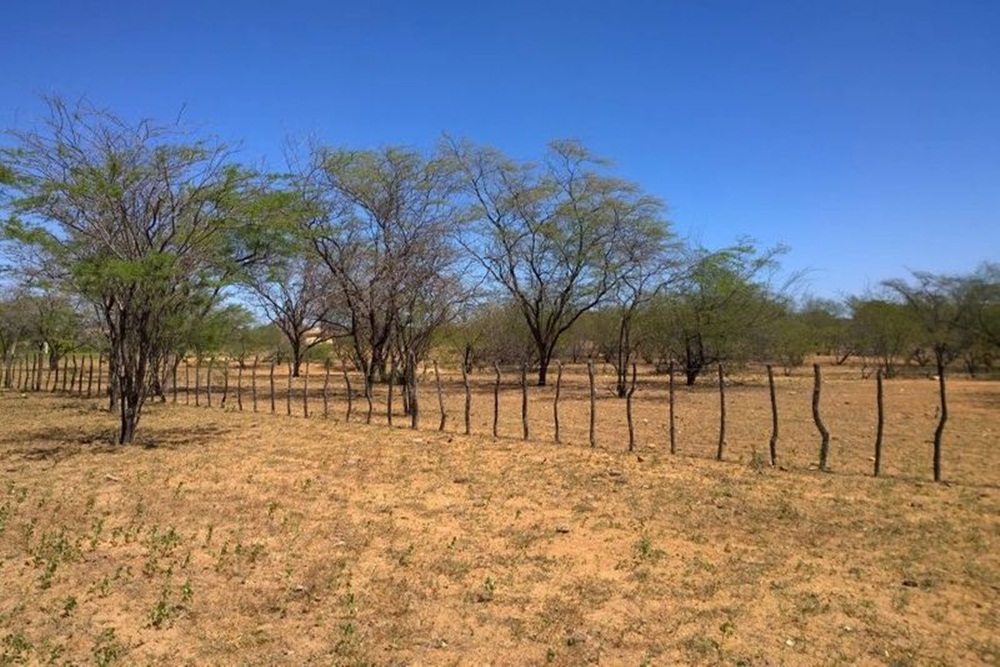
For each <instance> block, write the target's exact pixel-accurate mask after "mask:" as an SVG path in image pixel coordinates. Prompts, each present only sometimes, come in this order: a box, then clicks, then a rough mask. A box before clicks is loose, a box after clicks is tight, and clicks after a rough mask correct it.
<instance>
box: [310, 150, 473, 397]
mask: <svg viewBox="0 0 1000 667" xmlns="http://www.w3.org/2000/svg"><path fill="white" fill-rule="evenodd" d="M299 183H300V188H301V190H302V191H303V193H304V194H305V196H306V197H307V198H308V200H309V201H310V202H311V203H312V204H313V206H314V207H315V210H316V213H315V214H314V215H313V216H312V217H311V218H310V219H309V221H308V222H307V223H306V224H305V235H306V238H307V239H308V241H309V243H310V244H311V246H312V248H313V251H314V252H315V254H316V256H317V257H318V258H319V261H320V263H321V265H322V266H323V267H324V268H325V272H326V278H325V285H326V294H327V296H328V299H329V303H328V310H327V312H326V317H325V323H326V326H327V327H328V329H329V330H330V331H331V332H335V333H337V334H340V335H344V336H345V337H347V338H348V339H349V340H350V341H351V345H352V348H353V353H354V354H353V356H354V359H355V363H356V364H357V365H358V367H359V368H360V369H361V371H362V372H363V373H364V374H365V377H366V379H367V381H368V382H369V384H370V383H373V382H376V381H378V380H381V379H384V378H385V377H386V366H387V363H388V362H389V358H390V355H392V354H394V353H395V354H396V355H397V356H399V357H400V358H399V359H397V361H398V362H400V363H399V364H398V365H399V367H400V368H406V369H412V365H411V364H408V363H405V362H406V361H407V359H410V358H413V359H416V360H419V359H420V357H421V356H422V355H423V354H424V353H425V352H426V349H427V343H428V341H429V340H430V336H431V335H432V334H433V332H434V331H435V330H436V329H437V328H438V327H439V326H440V325H441V324H442V323H443V322H445V321H447V320H448V319H449V317H451V316H452V314H453V313H454V312H455V310H456V308H455V305H456V303H459V302H460V301H461V299H462V294H463V282H462V280H461V279H460V277H459V271H458V268H457V266H456V261H457V254H456V252H455V248H454V247H453V245H452V244H451V243H450V241H449V239H450V238H451V232H452V230H453V228H454V226H455V224H456V222H457V213H456V211H455V208H454V206H453V203H452V200H451V197H450V193H451V182H450V178H449V172H448V169H447V165H445V164H444V163H443V162H442V160H441V159H439V158H437V157H430V158H425V157H424V156H423V155H421V154H420V153H418V152H416V151H413V150H410V149H406V148H399V147H389V148H384V149H380V150H372V151H352V150H344V149H329V148H323V147H317V148H314V149H313V151H312V155H311V165H310V168H309V169H308V170H307V172H306V173H304V174H301V175H300V178H299ZM407 372H409V370H408V371H407Z"/></svg>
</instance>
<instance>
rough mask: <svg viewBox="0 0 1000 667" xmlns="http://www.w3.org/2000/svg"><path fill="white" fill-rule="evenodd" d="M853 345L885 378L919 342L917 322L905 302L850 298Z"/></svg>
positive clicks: (890, 374) (896, 370)
mask: <svg viewBox="0 0 1000 667" xmlns="http://www.w3.org/2000/svg"><path fill="white" fill-rule="evenodd" d="M849 305H850V308H851V334H852V340H853V345H854V348H855V349H856V350H857V351H858V353H859V354H860V355H862V356H863V357H864V358H865V359H866V360H867V361H868V363H869V364H870V365H874V366H876V367H878V368H881V369H882V371H883V373H885V375H886V377H892V376H894V375H896V373H897V372H898V365H899V363H900V362H901V361H904V360H905V359H907V358H909V356H910V355H911V354H912V353H913V351H914V350H915V349H916V348H917V347H918V346H919V342H920V323H919V322H918V320H917V319H916V318H915V317H914V315H913V312H912V311H911V310H910V309H909V308H907V307H906V306H905V305H903V304H900V303H894V302H891V301H885V300H882V299H860V298H856V299H851V300H850V301H849Z"/></svg>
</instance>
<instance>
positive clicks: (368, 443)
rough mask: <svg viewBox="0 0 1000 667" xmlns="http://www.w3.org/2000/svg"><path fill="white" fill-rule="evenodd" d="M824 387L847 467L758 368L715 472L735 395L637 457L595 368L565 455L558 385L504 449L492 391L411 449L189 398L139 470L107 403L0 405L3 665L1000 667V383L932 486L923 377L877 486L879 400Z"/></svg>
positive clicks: (648, 389)
mask: <svg viewBox="0 0 1000 667" xmlns="http://www.w3.org/2000/svg"><path fill="white" fill-rule="evenodd" d="M314 372H316V371H315V369H314ZM824 373H825V374H826V381H825V383H824V386H823V395H822V410H823V415H824V419H825V420H826V423H827V426H828V427H829V429H830V431H831V433H832V435H833V441H832V444H833V446H832V450H831V460H830V463H831V468H832V472H831V473H821V472H818V471H816V470H813V469H811V467H812V466H814V464H815V462H816V460H817V456H818V443H819V438H818V435H817V433H816V430H815V427H814V426H813V424H812V418H811V412H810V400H811V387H812V385H811V382H812V378H811V373H809V372H807V371H806V370H802V371H798V372H796V373H795V374H793V376H791V377H783V376H782V377H779V378H778V403H779V406H780V409H781V433H780V436H781V437H780V442H779V463H780V464H781V466H782V467H783V468H784V469H778V468H770V467H768V466H766V465H764V464H763V462H764V459H765V457H766V450H767V439H768V437H769V435H770V406H769V403H768V396H767V387H766V382H765V381H764V378H763V376H761V375H760V374H759V373H751V372H745V373H742V374H739V375H734V376H733V377H731V378H730V381H729V383H728V386H727V388H726V389H727V413H728V424H727V443H726V450H725V459H726V460H725V461H724V462H721V463H720V462H716V461H714V460H713V458H714V456H715V451H716V446H717V440H718V420H719V418H718V403H719V395H718V387H717V386H712V384H711V383H705V384H703V385H699V386H696V387H694V388H690V389H689V388H681V387H678V390H677V439H678V440H677V442H678V454H677V455H673V456H672V455H670V454H669V453H668V452H667V451H666V446H667V426H666V424H667V422H666V411H667V407H666V405H667V404H666V385H665V380H664V378H662V377H660V376H653V375H651V374H649V373H648V372H647V373H644V374H642V375H641V377H640V386H639V388H638V390H637V392H636V400H635V417H636V430H637V433H636V435H637V444H636V450H635V451H634V452H632V453H629V452H627V451H626V445H627V430H626V427H625V419H624V415H625V408H624V402H623V401H621V400H619V399H616V398H614V397H612V396H611V393H610V391H609V386H610V383H611V378H610V376H609V375H607V374H606V373H602V375H601V377H600V379H599V382H598V386H599V389H600V391H599V400H598V408H597V410H598V432H597V441H598V447H597V448H595V449H592V448H590V447H588V446H587V441H588V429H587V423H588V403H587V400H586V397H587V394H588V392H587V387H586V379H585V378H586V376H585V373H584V371H583V370H582V369H581V368H577V367H574V368H572V369H568V370H567V373H566V376H565V379H564V386H563V392H562V397H563V401H562V403H561V421H562V433H561V435H562V440H563V443H564V444H560V445H557V444H555V443H553V442H552V423H551V414H552V403H551V398H552V391H553V390H552V388H551V387H550V388H545V389H539V388H534V387H533V388H531V389H530V392H529V393H530V418H529V427H530V431H531V434H530V435H531V437H530V439H529V441H527V442H523V441H521V423H520V400H521V399H520V389H519V387H518V386H517V377H516V375H515V374H512V373H505V376H504V383H505V384H504V386H503V389H502V393H501V419H500V434H501V436H502V437H501V438H499V439H494V438H492V437H491V436H490V435H489V433H490V431H491V428H492V393H491V389H490V387H489V383H490V381H491V378H490V376H489V374H488V373H487V374H482V375H477V376H476V377H475V378H474V386H475V391H474V397H473V414H472V428H473V435H472V436H469V437H467V436H464V435H461V434H459V432H460V431H461V430H462V423H461V422H462V416H461V406H462V401H463V396H462V390H461V383H460V378H457V377H454V376H450V375H449V376H446V377H445V378H444V391H445V396H446V410H447V412H448V420H447V424H446V432H444V433H440V432H438V431H437V430H436V428H437V422H438V414H437V398H436V395H435V393H434V385H433V375H432V374H429V375H428V376H427V378H426V379H425V383H424V384H423V385H422V386H421V390H420V391H421V394H420V397H421V408H422V416H421V427H422V428H421V430H419V431H412V430H410V429H409V428H406V427H404V426H403V422H404V419H403V417H402V415H400V414H397V415H396V419H395V422H396V426H395V427H393V428H388V427H387V426H386V425H385V424H384V422H385V411H384V403H383V401H384V394H377V395H376V400H377V406H376V407H377V409H376V410H375V412H374V413H373V423H372V424H371V425H365V424H364V423H363V422H364V418H365V411H366V405H365V402H364V401H363V400H356V401H355V405H354V415H353V417H352V422H351V423H350V424H345V423H344V409H345V403H344V401H343V389H342V387H341V386H340V385H339V384H338V385H336V386H335V387H333V403H332V405H331V411H330V414H329V417H328V418H327V419H323V417H322V410H323V408H322V401H321V398H320V394H319V393H317V392H318V391H319V387H320V386H321V383H322V381H321V379H319V380H318V379H316V378H315V377H312V378H311V379H310V392H311V399H310V412H311V414H312V417H311V418H310V419H308V420H307V419H304V418H303V417H302V416H301V414H302V409H301V394H300V393H299V394H296V395H295V397H293V398H297V400H293V407H294V408H295V409H294V415H293V416H292V417H288V416H285V415H284V414H281V413H283V412H284V408H285V405H284V404H283V403H282V402H281V400H280V399H279V402H278V408H277V409H278V412H279V414H278V415H276V416H272V415H271V414H269V409H270V408H269V406H268V405H267V404H266V401H264V400H261V401H260V405H259V409H260V410H261V412H259V413H257V414H254V413H252V412H251V411H250V409H249V408H250V405H249V401H248V400H246V397H245V400H244V403H245V405H244V407H245V410H244V412H242V413H240V412H238V411H237V410H236V406H235V401H234V400H233V397H232V395H230V397H229V399H228V400H227V404H226V406H225V407H224V408H223V409H220V407H219V404H218V395H217V396H216V397H215V402H214V404H213V408H211V409H209V408H207V407H205V406H204V404H203V406H202V407H200V408H196V407H194V406H193V405H192V406H185V405H183V402H184V398H183V396H182V397H181V400H180V403H179V404H178V405H171V404H167V405H158V404H157V405H151V406H150V408H149V411H148V414H147V415H146V416H145V417H144V418H143V422H142V424H141V426H140V431H141V440H142V444H144V445H145V446H133V447H126V448H117V447H114V446H112V445H110V444H109V442H110V440H111V439H112V437H113V433H114V426H115V424H114V420H113V418H112V417H111V416H110V415H108V413H106V412H104V411H102V410H101V406H100V404H99V402H98V401H97V400H96V399H89V400H88V399H84V398H74V397H67V396H62V395H58V394H43V395H38V394H29V395H27V396H24V395H21V394H19V393H15V392H7V393H0V480H2V481H0V581H2V582H3V583H2V587H0V665H2V664H18V662H19V661H24V662H28V663H38V664H49V663H51V664H64V663H66V662H67V661H68V662H70V663H72V664H113V663H116V662H117V663H119V664H147V663H149V664H163V665H174V664H262V665H263V664H338V665H356V664H373V665H402V664H413V665H417V664H427V665H451V664H454V665H465V664H496V665H509V664H517V665H520V664H525V665H527V664H557V665H577V664H608V665H618V664H623V665H641V664H648V665H653V664H726V665H785V664H787V665H799V664H804V665H812V664H819V665H827V664H829V665H834V664H844V665H848V664H873V665H882V664H886V665H909V664H913V665H926V664H942V665H969V664H998V662H1000V640H998V636H1000V634H998V621H1000V465H998V464H1000V450H998V448H997V445H998V444H1000V438H998V435H997V434H998V432H1000V410H998V409H997V408H998V407H1000V385H998V384H997V383H987V382H974V381H968V380H954V381H953V382H952V383H951V386H950V389H951V403H950V406H949V407H950V409H951V420H950V421H949V424H948V428H947V430H946V434H945V455H944V476H945V479H946V482H947V483H945V484H935V483H933V482H931V481H930V479H929V478H930V473H931V467H930V461H931V458H930V457H931V445H930V438H931V435H932V433H933V429H934V424H935V416H936V384H935V383H934V382H931V381H929V380H926V379H919V380H917V379H907V380H893V381H891V382H887V383H886V413H887V424H886V433H885V440H886V444H885V463H884V468H883V470H884V473H885V476H884V477H883V478H879V479H875V478H873V477H871V465H872V463H871V460H870V458H871V456H872V443H873V441H874V428H875V416H874V381H872V380H868V381H862V380H860V379H859V377H858V374H857V372H856V371H855V370H851V369H835V368H826V367H825V368H824ZM282 380H283V381H284V378H282ZM284 382H285V385H286V386H287V381H284ZM300 382H301V380H296V381H295V384H294V387H295V388H296V390H297V391H300V390H301V389H300V384H299V383H300ZM264 384H265V385H266V380H264ZM280 384H282V383H281V382H279V385H280ZM382 391H383V392H384V388H382ZM398 406H399V401H398V397H397V407H398Z"/></svg>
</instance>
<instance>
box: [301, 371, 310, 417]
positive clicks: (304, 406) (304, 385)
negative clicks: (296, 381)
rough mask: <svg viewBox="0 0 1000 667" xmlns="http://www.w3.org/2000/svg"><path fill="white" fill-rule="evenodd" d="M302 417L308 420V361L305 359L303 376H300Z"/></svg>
mask: <svg viewBox="0 0 1000 667" xmlns="http://www.w3.org/2000/svg"><path fill="white" fill-rule="evenodd" d="M302 416H303V417H304V418H306V419H309V360H308V359H306V368H305V375H303V376H302Z"/></svg>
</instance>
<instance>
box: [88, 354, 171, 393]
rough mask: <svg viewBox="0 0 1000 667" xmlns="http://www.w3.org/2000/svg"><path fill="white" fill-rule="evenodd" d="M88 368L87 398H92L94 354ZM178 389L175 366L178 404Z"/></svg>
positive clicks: (89, 360) (90, 358) (90, 357)
mask: <svg viewBox="0 0 1000 667" xmlns="http://www.w3.org/2000/svg"><path fill="white" fill-rule="evenodd" d="M87 366H88V370H87V398H90V396H91V392H90V390H91V389H93V387H94V355H93V354H91V355H90V356H89V359H88V364H87ZM176 387H177V367H176V366H174V388H175V392H174V403H176V402H177V393H176Z"/></svg>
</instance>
